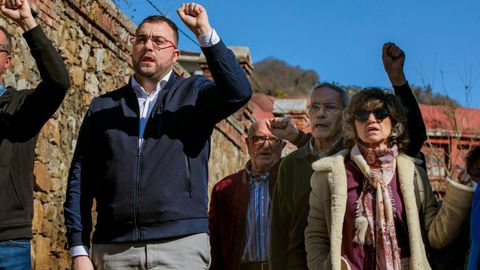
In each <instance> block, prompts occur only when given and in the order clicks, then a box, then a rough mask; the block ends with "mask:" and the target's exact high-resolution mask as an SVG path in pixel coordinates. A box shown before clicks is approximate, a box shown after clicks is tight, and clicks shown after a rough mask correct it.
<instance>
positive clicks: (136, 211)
mask: <svg viewBox="0 0 480 270" xmlns="http://www.w3.org/2000/svg"><path fill="white" fill-rule="evenodd" d="M141 155H142V146H141V144H140V143H138V148H137V154H136V156H137V157H136V172H135V181H134V183H133V227H134V235H133V237H134V239H135V240H141V239H142V237H141V235H140V227H139V226H140V216H139V211H140V209H139V208H140V207H139V193H140V191H139V189H140V188H139V186H140V164H141Z"/></svg>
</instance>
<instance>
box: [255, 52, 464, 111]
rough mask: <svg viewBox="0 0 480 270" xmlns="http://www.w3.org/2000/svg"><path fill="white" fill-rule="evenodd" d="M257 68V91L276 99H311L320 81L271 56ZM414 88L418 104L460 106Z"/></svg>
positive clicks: (352, 91)
mask: <svg viewBox="0 0 480 270" xmlns="http://www.w3.org/2000/svg"><path fill="white" fill-rule="evenodd" d="M254 67H255V68H254V70H253V75H252V77H253V84H252V86H253V89H254V91H255V92H260V93H265V94H267V95H271V96H274V97H277V98H289V97H295V96H308V95H309V94H310V92H311V91H312V89H313V87H315V85H317V84H318V83H319V82H320V76H319V75H318V74H317V72H316V71H315V70H312V69H308V70H305V69H302V68H301V67H299V66H292V65H290V64H288V63H286V62H285V61H283V60H280V59H276V58H272V57H270V58H266V59H264V60H261V61H259V62H256V63H255V64H254ZM337 84H338V83H337ZM338 85H339V86H340V87H342V88H344V89H345V90H346V91H347V93H348V94H349V95H353V94H355V93H356V92H357V91H359V90H361V89H362V87H360V86H350V85H342V84H338ZM411 87H412V90H413V93H414V95H415V97H416V98H417V101H418V102H419V103H422V104H427V105H453V106H459V104H458V102H457V101H456V100H454V99H451V98H450V97H448V96H445V95H440V94H437V93H433V91H432V88H431V87H430V85H427V86H426V87H421V86H415V85H412V86H411Z"/></svg>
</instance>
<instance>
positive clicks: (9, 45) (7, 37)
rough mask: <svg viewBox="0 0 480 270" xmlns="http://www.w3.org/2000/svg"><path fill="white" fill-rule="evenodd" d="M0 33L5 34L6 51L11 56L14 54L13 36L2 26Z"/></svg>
mask: <svg viewBox="0 0 480 270" xmlns="http://www.w3.org/2000/svg"><path fill="white" fill-rule="evenodd" d="M0 31H2V32H3V34H5V43H4V45H5V49H6V50H7V53H8V54H10V53H11V52H12V35H10V33H9V32H8V31H7V29H5V27H3V26H1V25H0Z"/></svg>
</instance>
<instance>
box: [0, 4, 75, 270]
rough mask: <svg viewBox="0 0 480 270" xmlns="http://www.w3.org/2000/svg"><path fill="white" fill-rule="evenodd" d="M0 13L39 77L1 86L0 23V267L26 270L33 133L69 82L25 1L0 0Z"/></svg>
mask: <svg viewBox="0 0 480 270" xmlns="http://www.w3.org/2000/svg"><path fill="white" fill-rule="evenodd" d="M0 13H1V14H2V15H3V17H4V18H7V19H9V20H11V21H13V22H15V23H16V24H17V25H18V26H20V28H21V29H22V30H23V38H25V41H26V42H27V45H28V46H29V47H30V52H31V54H32V56H33V59H35V61H36V63H37V68H38V70H39V71H40V76H41V78H42V82H40V83H39V84H38V86H37V87H36V88H35V89H31V90H21V91H17V90H16V89H14V88H13V87H10V86H9V87H5V84H4V76H5V72H6V71H7V69H8V68H9V66H10V65H11V63H12V62H11V53H12V40H11V36H10V34H9V33H8V32H7V31H6V30H5V28H3V27H0V198H2V203H1V206H0V269H22V270H24V269H31V255H30V249H31V248H30V239H31V238H32V217H33V183H34V181H33V164H34V158H35V143H36V138H37V135H38V133H39V132H40V129H41V128H42V126H43V125H44V124H45V123H46V122H47V121H48V119H50V117H51V116H52V115H53V114H54V113H55V111H56V110H57V109H58V107H59V106H60V104H61V103H62V101H63V99H64V97H65V94H66V92H67V90H68V88H69V87H70V82H69V79H68V72H67V70H66V68H65V64H64V63H63V61H62V58H61V57H60V55H59V54H58V52H57V50H56V49H55V48H54V47H53V45H52V42H51V41H50V40H49V39H48V38H47V37H46V35H45V33H44V32H43V30H42V28H41V27H40V26H39V25H37V23H36V21H35V19H34V17H33V16H32V12H31V10H30V6H29V3H28V1H26V0H12V1H3V0H0ZM20 53H21V54H26V53H27V52H20ZM16 57H22V55H20V56H16Z"/></svg>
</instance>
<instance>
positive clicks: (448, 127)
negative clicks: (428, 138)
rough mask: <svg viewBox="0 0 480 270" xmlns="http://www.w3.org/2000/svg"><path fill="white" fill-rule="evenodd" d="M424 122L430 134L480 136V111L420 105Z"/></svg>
mask: <svg viewBox="0 0 480 270" xmlns="http://www.w3.org/2000/svg"><path fill="white" fill-rule="evenodd" d="M420 110H421V111H422V116H423V121H424V122H425V126H426V128H427V130H429V131H430V132H437V133H438V132H439V133H438V135H441V133H442V132H462V133H465V134H464V135H466V136H469V135H470V136H479V135H480V109H471V108H463V107H451V106H433V105H424V104H420Z"/></svg>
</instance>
